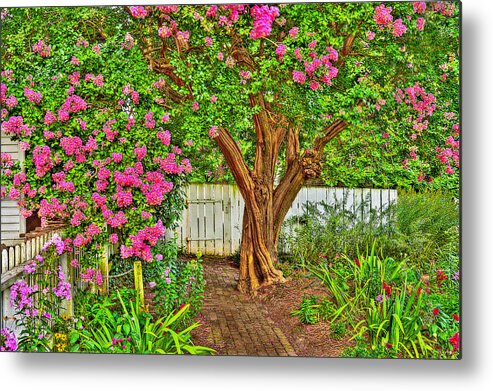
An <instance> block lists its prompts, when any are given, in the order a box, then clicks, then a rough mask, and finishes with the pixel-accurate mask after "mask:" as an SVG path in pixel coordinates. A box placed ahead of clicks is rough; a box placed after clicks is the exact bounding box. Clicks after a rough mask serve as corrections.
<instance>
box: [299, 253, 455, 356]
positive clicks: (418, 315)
mask: <svg viewBox="0 0 493 391" xmlns="http://www.w3.org/2000/svg"><path fill="white" fill-rule="evenodd" d="M450 266H451V268H452V270H454V269H453V268H454V265H453V264H452V265H450ZM442 267H443V266H442ZM307 269H308V270H309V271H310V273H311V274H312V275H313V276H315V277H317V278H318V279H320V280H321V281H322V283H323V284H324V285H325V286H326V287H327V289H328V290H329V291H330V293H331V295H332V298H333V301H334V302H335V303H336V308H334V310H333V311H332V315H331V318H330V321H332V322H333V324H334V322H335V321H336V320H338V321H339V322H342V323H343V324H349V325H351V326H352V327H353V329H354V332H353V336H352V339H356V340H357V341H358V342H357V344H356V346H355V347H354V348H350V349H347V350H346V351H345V352H344V353H343V356H348V357H383V356H385V357H387V356H388V357H409V358H423V357H425V358H427V357H441V358H455V357H457V351H454V350H453V349H451V342H450V338H451V337H452V336H454V335H455V333H457V332H458V331H459V323H458V315H457V314H458V304H459V285H458V281H457V279H455V277H454V279H452V281H448V280H449V279H448V278H444V277H440V276H443V274H442V272H443V270H442V269H436V271H437V276H438V277H437V278H436V279H433V281H432V280H430V281H429V282H428V283H427V284H426V285H423V283H422V281H421V278H420V277H421V275H422V274H424V271H419V270H415V269H414V268H410V267H409V266H408V265H407V262H406V260H404V261H396V260H395V259H393V258H388V257H387V258H380V257H378V256H376V255H375V251H374V248H372V250H371V251H370V252H369V253H366V254H365V255H362V254H360V255H359V256H358V258H357V259H356V260H351V259H349V258H347V257H343V258H342V259H340V260H333V261H331V262H330V263H329V261H327V260H322V261H321V262H320V263H318V264H308V265H307ZM445 270H449V269H445ZM454 276H455V274H454ZM446 283H447V284H446ZM426 291H429V292H437V293H430V294H426ZM308 304H309V303H308ZM305 307H306V310H309V309H311V308H312V307H310V306H308V305H307V306H305ZM300 309H301V308H300ZM306 310H305V312H306ZM437 311H438V315H435V312H437ZM334 327H336V326H334ZM363 341H366V345H365V342H363Z"/></svg>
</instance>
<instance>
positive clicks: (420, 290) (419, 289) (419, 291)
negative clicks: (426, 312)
mask: <svg viewBox="0 0 493 391" xmlns="http://www.w3.org/2000/svg"><path fill="white" fill-rule="evenodd" d="M422 291H423V289H421V287H419V288H418V296H419V295H420V294H421V292H422Z"/></svg>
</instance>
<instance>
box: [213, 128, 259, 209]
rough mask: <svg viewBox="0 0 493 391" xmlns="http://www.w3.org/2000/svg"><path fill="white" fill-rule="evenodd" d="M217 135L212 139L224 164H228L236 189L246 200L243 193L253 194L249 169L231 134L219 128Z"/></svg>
mask: <svg viewBox="0 0 493 391" xmlns="http://www.w3.org/2000/svg"><path fill="white" fill-rule="evenodd" d="M218 133H219V134H218V135H217V136H216V137H214V141H215V142H216V144H217V145H218V147H219V149H220V150H221V152H222V154H223V156H224V159H225V160H226V163H227V164H228V166H229V168H230V170H231V173H232V174H233V177H234V179H235V182H236V184H237V185H238V188H239V189H240V192H241V194H242V195H243V198H244V199H245V200H246V199H247V196H246V195H245V192H253V187H254V186H253V181H252V177H251V172H250V169H249V168H248V166H247V164H246V162H245V159H244V158H243V154H242V153H241V150H240V148H239V147H238V144H236V141H235V140H234V139H233V137H232V136H231V133H229V131H228V130H227V129H225V128H219V130H218Z"/></svg>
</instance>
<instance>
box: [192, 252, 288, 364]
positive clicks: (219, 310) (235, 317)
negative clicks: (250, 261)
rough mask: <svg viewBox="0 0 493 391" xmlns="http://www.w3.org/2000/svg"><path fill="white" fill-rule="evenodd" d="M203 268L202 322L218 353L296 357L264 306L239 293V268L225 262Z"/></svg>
mask: <svg viewBox="0 0 493 391" xmlns="http://www.w3.org/2000/svg"><path fill="white" fill-rule="evenodd" d="M203 265H204V275H205V280H206V288H205V299H204V304H203V307H202V310H201V315H200V319H199V322H200V323H203V325H204V326H203V327H205V329H206V330H208V331H209V332H208V337H207V341H208V342H209V343H210V344H212V345H213V347H214V348H215V349H216V350H217V354H219V355H228V356H230V355H234V356H237V355H243V356H244V355H248V356H296V353H295V351H294V349H293V347H292V346H291V344H290V343H289V342H288V340H287V338H286V336H285V335H284V334H283V332H282V331H281V329H280V328H279V327H277V326H276V325H275V324H274V323H273V322H272V320H271V319H269V318H268V316H267V309H266V308H265V306H264V305H263V304H262V303H260V302H258V301H256V300H255V299H252V298H250V297H248V296H246V295H244V294H241V293H240V292H238V291H237V290H236V288H235V287H236V280H237V278H238V269H236V268H234V267H233V266H231V264H230V263H229V262H227V261H224V260H206V261H204V264H203ZM199 329H202V327H201V328H199ZM203 330H204V329H203Z"/></svg>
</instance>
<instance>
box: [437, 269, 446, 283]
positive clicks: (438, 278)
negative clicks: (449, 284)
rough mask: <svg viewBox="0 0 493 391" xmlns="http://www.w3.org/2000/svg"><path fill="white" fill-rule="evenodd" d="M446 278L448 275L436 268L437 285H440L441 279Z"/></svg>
mask: <svg viewBox="0 0 493 391" xmlns="http://www.w3.org/2000/svg"><path fill="white" fill-rule="evenodd" d="M447 278H448V277H447V275H446V274H445V272H444V271H443V270H441V269H437V282H438V286H439V287H440V286H442V281H443V280H446V279H447Z"/></svg>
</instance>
